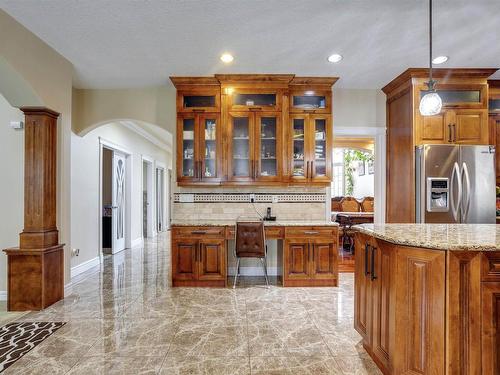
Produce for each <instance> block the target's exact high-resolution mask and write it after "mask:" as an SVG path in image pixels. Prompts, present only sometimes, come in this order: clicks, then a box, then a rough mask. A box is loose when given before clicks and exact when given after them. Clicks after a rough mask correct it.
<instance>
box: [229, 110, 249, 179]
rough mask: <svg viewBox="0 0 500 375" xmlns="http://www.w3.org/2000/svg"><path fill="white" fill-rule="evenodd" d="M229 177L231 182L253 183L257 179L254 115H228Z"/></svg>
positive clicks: (239, 113)
mask: <svg viewBox="0 0 500 375" xmlns="http://www.w3.org/2000/svg"><path fill="white" fill-rule="evenodd" d="M228 117H229V121H228V124H227V125H228V131H227V140H226V141H227V152H226V155H227V176H228V180H229V181H234V182H251V181H253V180H254V177H255V161H254V159H253V156H254V153H255V152H254V144H255V140H254V139H255V131H254V117H255V116H254V114H253V113H248V112H231V113H229V115H228Z"/></svg>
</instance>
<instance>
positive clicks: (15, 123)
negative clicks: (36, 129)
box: [10, 121, 24, 129]
mask: <svg viewBox="0 0 500 375" xmlns="http://www.w3.org/2000/svg"><path fill="white" fill-rule="evenodd" d="M23 126H24V123H23V122H22V121H11V122H10V127H11V128H12V129H22V128H23Z"/></svg>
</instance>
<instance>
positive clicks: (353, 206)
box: [340, 197, 359, 212]
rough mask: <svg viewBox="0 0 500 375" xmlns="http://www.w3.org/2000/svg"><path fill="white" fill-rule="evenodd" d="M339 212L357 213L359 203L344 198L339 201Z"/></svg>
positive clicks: (349, 198) (352, 199)
mask: <svg viewBox="0 0 500 375" xmlns="http://www.w3.org/2000/svg"><path fill="white" fill-rule="evenodd" d="M340 208H341V211H344V212H359V202H358V201H357V200H356V198H354V197H344V198H342V200H341V201H340Z"/></svg>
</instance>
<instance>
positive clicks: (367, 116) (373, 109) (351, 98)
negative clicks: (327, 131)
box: [333, 89, 385, 129]
mask: <svg viewBox="0 0 500 375" xmlns="http://www.w3.org/2000/svg"><path fill="white" fill-rule="evenodd" d="M333 126H334V129H335V126H338V127H342V128H344V127H383V126H385V94H384V93H383V92H382V91H381V90H358V89H334V90H333Z"/></svg>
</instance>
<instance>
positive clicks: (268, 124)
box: [255, 113, 281, 180]
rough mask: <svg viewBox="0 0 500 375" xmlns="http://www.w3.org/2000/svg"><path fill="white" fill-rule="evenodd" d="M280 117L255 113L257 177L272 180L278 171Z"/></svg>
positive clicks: (277, 174)
mask: <svg viewBox="0 0 500 375" xmlns="http://www.w3.org/2000/svg"><path fill="white" fill-rule="evenodd" d="M279 121H280V117H279V115H278V114H265V113H259V114H256V125H255V126H256V132H257V134H256V140H257V147H256V148H257V149H256V157H255V159H256V168H257V178H259V179H267V180H273V179H276V177H279V175H280V171H279V167H280V164H279V163H280V161H279V158H280V153H281V148H280V143H279V139H280V129H281V127H280V122H279Z"/></svg>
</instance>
